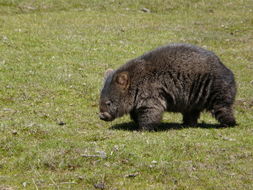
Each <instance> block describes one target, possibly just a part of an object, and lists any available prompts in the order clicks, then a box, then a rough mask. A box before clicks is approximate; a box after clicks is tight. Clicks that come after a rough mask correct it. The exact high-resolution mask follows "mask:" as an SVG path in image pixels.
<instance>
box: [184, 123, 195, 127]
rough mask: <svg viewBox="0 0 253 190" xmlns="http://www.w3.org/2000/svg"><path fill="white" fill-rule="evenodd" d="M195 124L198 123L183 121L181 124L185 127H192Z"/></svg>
mask: <svg viewBox="0 0 253 190" xmlns="http://www.w3.org/2000/svg"><path fill="white" fill-rule="evenodd" d="M197 125H198V123H197V122H183V126H185V127H194V126H197Z"/></svg>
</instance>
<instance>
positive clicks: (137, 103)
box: [99, 44, 236, 130]
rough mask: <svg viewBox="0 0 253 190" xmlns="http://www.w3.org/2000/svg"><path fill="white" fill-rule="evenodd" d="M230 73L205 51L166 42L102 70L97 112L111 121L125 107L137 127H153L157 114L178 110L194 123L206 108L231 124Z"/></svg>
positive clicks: (232, 95) (223, 122) (233, 89)
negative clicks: (114, 66)
mask: <svg viewBox="0 0 253 190" xmlns="http://www.w3.org/2000/svg"><path fill="white" fill-rule="evenodd" d="M235 95H236V85H235V80H234V75H233V73H232V72H231V71H230V70H229V69H228V68H227V67H226V66H225V65H223V64H222V62H221V61H220V59H219V58H218V57H217V56H216V55H215V54H214V53H213V52H211V51H208V50H205V49H203V48H200V47H197V46H193V45H189V44H169V45H167V46H163V47H159V48H157V49H155V50H153V51H150V52H148V53H146V54H144V55H142V56H140V57H137V58H136V59H133V60H130V61H128V62H127V63H126V64H124V65H122V66H121V67H120V68H118V69H117V70H112V69H109V70H107V72H106V73H105V79H104V86H103V88H102V91H101V95H100V103H99V109H100V114H99V117H100V119H102V120H105V121H112V120H114V119H115V118H117V117H121V116H123V115H124V114H127V113H130V116H131V118H132V119H133V121H134V122H136V124H137V125H138V127H139V129H141V130H154V129H155V128H156V127H157V126H158V125H159V123H160V121H161V119H162V114H163V112H165V111H168V112H180V113H182V115H183V124H185V125H189V126H194V125H196V124H197V120H198V118H199V116H200V113H201V112H202V111H204V110H206V111H210V112H211V113H212V114H213V115H214V117H215V118H216V119H217V120H218V121H219V122H220V124H221V125H222V126H234V125H236V121H235V118H234V115H233V108H232V106H233V103H234V100H235Z"/></svg>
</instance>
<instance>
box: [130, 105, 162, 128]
mask: <svg viewBox="0 0 253 190" xmlns="http://www.w3.org/2000/svg"><path fill="white" fill-rule="evenodd" d="M162 113H163V110H158V109H155V108H140V109H138V110H134V111H132V112H131V113H130V115H131V118H132V119H133V120H134V121H135V122H136V123H137V124H138V127H139V129H140V130H143V131H152V130H154V129H155V128H156V127H157V126H158V125H159V124H160V121H161V119H162Z"/></svg>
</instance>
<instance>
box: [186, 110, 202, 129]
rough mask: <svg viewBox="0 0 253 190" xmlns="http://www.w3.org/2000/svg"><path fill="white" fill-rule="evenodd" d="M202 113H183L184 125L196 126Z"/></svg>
mask: <svg viewBox="0 0 253 190" xmlns="http://www.w3.org/2000/svg"><path fill="white" fill-rule="evenodd" d="M199 116H200V111H191V112H185V113H183V125H186V126H195V125H197V123H198V118H199Z"/></svg>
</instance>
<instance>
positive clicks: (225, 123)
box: [221, 120, 237, 127]
mask: <svg viewBox="0 0 253 190" xmlns="http://www.w3.org/2000/svg"><path fill="white" fill-rule="evenodd" d="M236 125H237V123H236V121H235V120H228V121H223V122H221V127H235V126H236Z"/></svg>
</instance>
